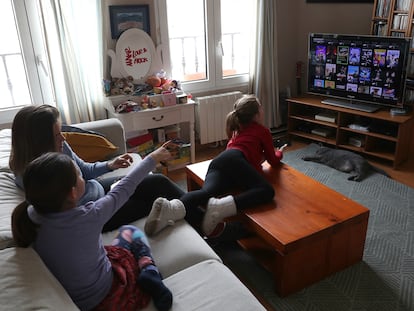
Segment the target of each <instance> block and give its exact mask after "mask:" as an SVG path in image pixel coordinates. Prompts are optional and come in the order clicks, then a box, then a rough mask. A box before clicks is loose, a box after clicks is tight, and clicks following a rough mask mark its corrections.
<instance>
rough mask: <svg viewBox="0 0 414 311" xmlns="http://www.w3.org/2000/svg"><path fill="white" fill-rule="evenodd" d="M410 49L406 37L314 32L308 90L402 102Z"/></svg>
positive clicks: (310, 50) (379, 101) (385, 103)
mask: <svg viewBox="0 0 414 311" xmlns="http://www.w3.org/2000/svg"><path fill="white" fill-rule="evenodd" d="M409 48H410V41H409V39H407V38H399V37H376V36H361V35H339V34H316V33H311V34H310V35H309V50H308V92H309V93H316V94H323V95H327V96H330V97H339V98H346V99H348V100H353V101H354V100H355V101H362V102H369V103H375V104H382V105H388V106H396V105H399V104H401V102H402V97H403V93H404V81H405V74H406V66H407V59H408V53H409Z"/></svg>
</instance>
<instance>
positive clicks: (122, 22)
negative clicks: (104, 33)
mask: <svg viewBox="0 0 414 311" xmlns="http://www.w3.org/2000/svg"><path fill="white" fill-rule="evenodd" d="M109 19H110V24H111V36H112V39H118V38H119V36H120V35H121V33H123V32H124V31H125V30H127V29H130V28H138V29H141V30H143V31H145V32H146V33H148V35H150V36H151V33H150V18H149V5H147V4H143V5H110V6H109Z"/></svg>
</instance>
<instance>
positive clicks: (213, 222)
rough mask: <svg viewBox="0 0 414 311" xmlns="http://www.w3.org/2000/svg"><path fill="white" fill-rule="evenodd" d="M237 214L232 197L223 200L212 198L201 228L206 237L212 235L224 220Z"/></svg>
mask: <svg viewBox="0 0 414 311" xmlns="http://www.w3.org/2000/svg"><path fill="white" fill-rule="evenodd" d="M236 214H237V208H236V203H235V202H234V198H233V196H231V195H228V196H226V197H224V198H221V199H216V198H210V199H209V200H208V203H207V208H206V213H205V215H204V218H203V223H202V224H201V228H202V230H203V232H204V234H205V235H206V236H209V235H211V234H212V232H213V231H214V229H215V228H216V227H217V225H218V224H219V223H220V222H222V221H223V219H224V218H226V217H229V216H233V215H236Z"/></svg>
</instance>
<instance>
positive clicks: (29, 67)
mask: <svg viewBox="0 0 414 311" xmlns="http://www.w3.org/2000/svg"><path fill="white" fill-rule="evenodd" d="M0 27H1V29H2V32H1V33H0V40H1V41H0V42H1V45H0V124H4V123H10V122H11V121H12V120H13V118H14V115H15V113H16V112H17V111H18V110H19V109H20V108H21V107H22V106H26V105H31V104H33V103H37V104H39V103H53V93H52V87H51V82H50V78H49V75H48V68H47V63H48V62H47V60H46V56H45V53H44V51H45V49H44V45H43V40H42V36H41V27H40V22H39V14H38V10H37V1H33V0H26V1H22V0H2V1H0Z"/></svg>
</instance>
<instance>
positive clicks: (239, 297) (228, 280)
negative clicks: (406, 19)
mask: <svg viewBox="0 0 414 311" xmlns="http://www.w3.org/2000/svg"><path fill="white" fill-rule="evenodd" d="M76 126H78V127H81V128H83V129H87V130H94V131H96V132H99V133H102V134H104V135H105V136H106V137H107V138H108V139H109V140H110V141H111V142H113V143H114V144H115V145H117V146H119V147H120V148H119V150H118V153H119V154H121V153H123V152H125V142H124V131H123V128H122V125H121V123H120V122H119V121H118V120H117V119H108V120H100V121H94V122H87V123H82V124H78V125H76ZM9 153H10V130H8V129H5V130H1V131H0V267H1V268H0V310H20V311H24V310H60V311H63V310H78V309H77V307H76V306H75V305H74V303H73V302H72V300H71V299H70V297H69V296H68V294H67V293H66V292H65V290H64V289H63V287H62V286H61V285H60V283H59V282H58V281H57V280H56V279H55V278H54V276H53V275H52V274H51V273H50V272H49V271H48V269H47V267H46V266H45V265H44V264H43V262H42V261H41V259H40V257H38V255H37V254H36V252H34V251H33V249H31V248H18V247H14V246H13V240H12V235H11V229H10V215H11V212H12V210H13V209H14V207H15V206H16V205H17V204H18V203H19V202H20V201H21V200H23V193H22V192H21V191H20V190H19V189H17V188H16V187H15V185H14V182H13V174H12V173H11V172H10V169H9V167H8V160H9ZM144 222H145V219H141V220H138V221H136V222H135V223H134V224H135V225H137V226H138V227H140V228H143V225H144ZM114 235H115V233H106V234H104V240H105V242H106V243H109V242H110V241H111V240H112V238H113V236H114ZM149 240H150V244H151V247H152V250H153V255H154V258H155V261H156V264H157V265H158V267H159V269H160V272H161V273H162V275H163V277H164V279H165V283H166V285H167V286H168V287H169V288H170V289H171V291H172V293H173V296H174V303H173V307H172V310H173V311H178V310H180V311H190V310H198V311H199V310H246V311H248V310H251V311H260V310H265V308H264V307H263V306H262V305H261V304H260V303H259V301H258V300H257V299H256V298H255V297H254V296H253V294H252V293H251V292H250V291H249V290H248V289H247V288H246V287H245V286H244V285H243V283H241V282H240V281H239V279H238V278H237V277H236V276H235V275H234V274H233V273H232V272H231V271H230V270H229V269H228V268H227V267H226V266H225V265H223V263H222V261H221V259H220V258H219V257H218V255H217V254H216V253H215V252H214V251H213V250H212V249H211V248H210V246H208V244H207V243H205V241H204V240H203V239H202V238H201V237H200V236H199V235H198V234H197V232H196V231H195V230H194V229H193V228H192V227H191V226H190V225H188V224H187V223H186V222H185V221H181V222H180V223H178V224H176V226H174V227H172V228H168V229H166V230H164V231H162V232H161V233H160V234H158V235H157V236H155V237H153V238H150V239H149ZM145 310H156V309H155V308H154V306H153V304H152V302H151V303H150V305H149V306H148V307H147V308H145Z"/></svg>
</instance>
